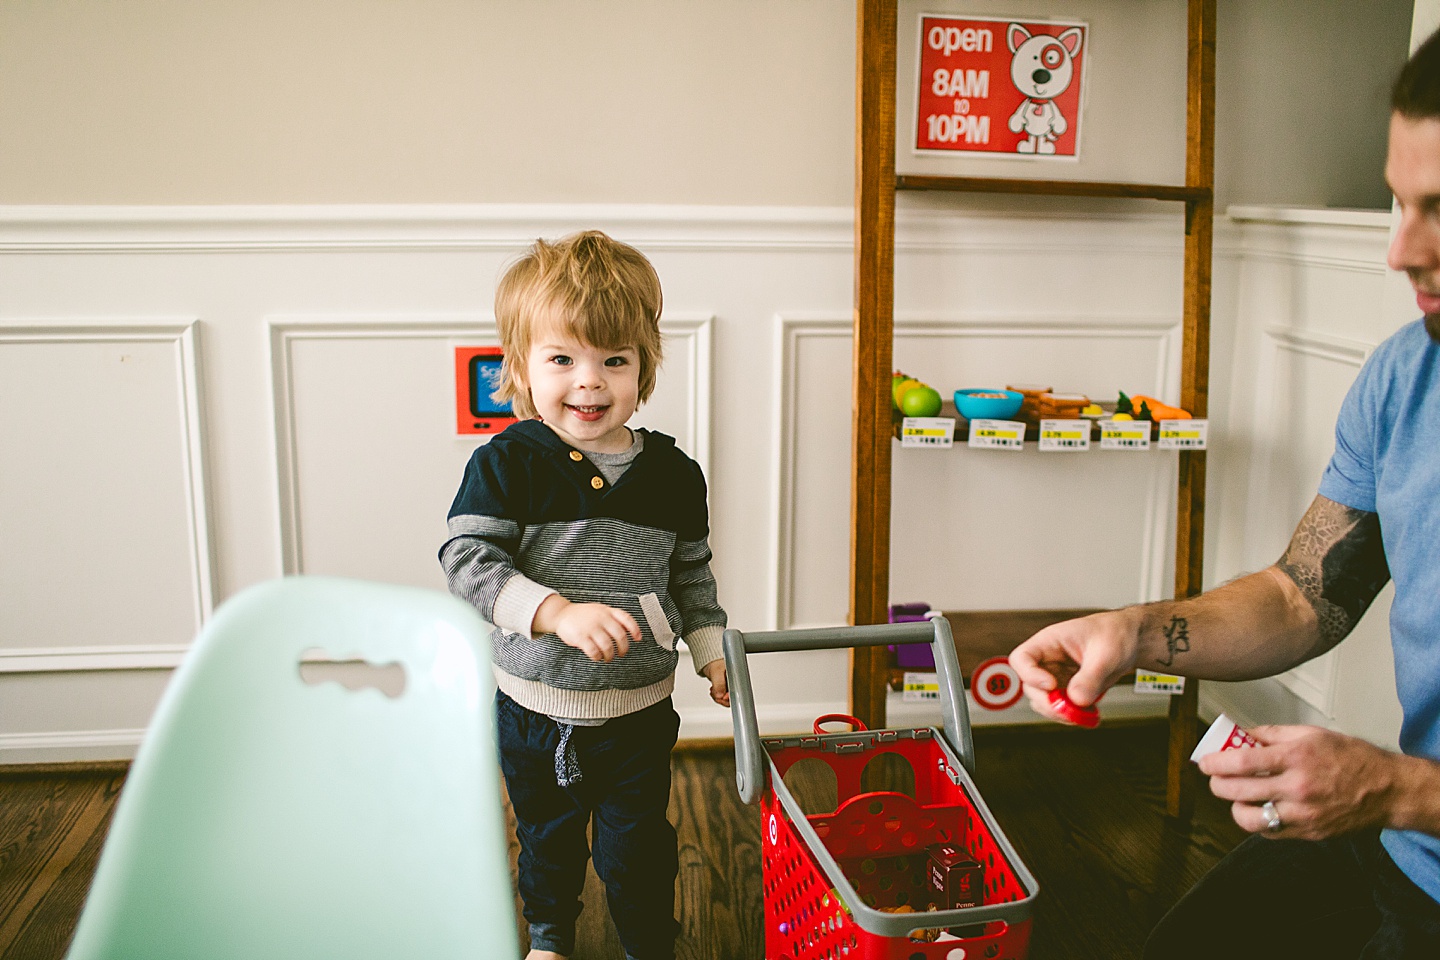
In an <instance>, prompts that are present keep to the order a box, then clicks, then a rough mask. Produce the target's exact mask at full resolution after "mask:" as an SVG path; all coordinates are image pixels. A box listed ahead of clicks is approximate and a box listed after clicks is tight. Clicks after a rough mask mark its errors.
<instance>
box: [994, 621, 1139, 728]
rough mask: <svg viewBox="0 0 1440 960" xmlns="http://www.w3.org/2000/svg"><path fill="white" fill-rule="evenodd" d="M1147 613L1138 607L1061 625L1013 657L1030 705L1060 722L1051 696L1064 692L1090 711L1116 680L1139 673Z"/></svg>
mask: <svg viewBox="0 0 1440 960" xmlns="http://www.w3.org/2000/svg"><path fill="white" fill-rule="evenodd" d="M1140 617H1141V615H1140V613H1139V611H1138V610H1137V609H1136V608H1134V607H1130V608H1126V609H1124V610H1111V611H1107V612H1105V613H1096V614H1091V615H1090V616H1088V617H1081V618H1079V619H1078V620H1066V621H1065V622H1063V623H1055V624H1051V625H1050V626H1048V627H1046V628H1045V629H1043V630H1041V631H1040V632H1038V633H1036V634H1035V636H1033V637H1031V638H1030V639H1029V640H1026V641H1025V642H1024V643H1022V644H1020V646H1018V647H1016V648H1015V649H1014V650H1013V651H1012V652H1011V653H1010V665H1011V666H1012V667H1014V668H1015V672H1016V673H1018V674H1019V675H1020V679H1021V681H1023V682H1024V684H1025V693H1026V695H1027V696H1028V697H1029V698H1030V706H1031V707H1032V708H1033V709H1034V710H1035V712H1036V713H1038V714H1040V715H1041V716H1042V717H1050V718H1052V719H1057V720H1058V719H1060V718H1059V717H1057V716H1056V715H1055V712H1054V711H1053V710H1051V709H1050V701H1049V698H1048V697H1047V694H1048V693H1049V692H1050V691H1051V690H1056V689H1064V690H1065V691H1066V695H1067V696H1068V697H1069V698H1070V701H1071V702H1072V703H1074V704H1075V705H1076V706H1080V707H1088V706H1091V705H1093V704H1094V703H1095V701H1097V700H1099V699H1100V695H1101V694H1103V693H1104V692H1105V691H1106V690H1108V689H1110V687H1111V686H1112V685H1113V684H1114V683H1115V681H1116V680H1118V679H1120V678H1121V677H1123V676H1124V675H1125V674H1127V673H1129V672H1130V671H1132V670H1134V669H1135V658H1136V655H1137V652H1138V650H1139V645H1140V640H1139V630H1140V622H1141V619H1140Z"/></svg>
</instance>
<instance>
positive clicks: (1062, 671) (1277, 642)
mask: <svg viewBox="0 0 1440 960" xmlns="http://www.w3.org/2000/svg"><path fill="white" fill-rule="evenodd" d="M1389 578H1390V571H1389V569H1388V568H1387V567H1386V565H1385V553H1384V549H1383V546H1382V544H1381V542H1380V522H1379V519H1378V518H1377V517H1376V516H1375V514H1373V513H1365V512H1364V511H1360V510H1354V509H1352V508H1350V507H1346V506H1343V505H1341V504H1338V503H1336V502H1335V501H1333V500H1329V499H1326V498H1325V497H1316V498H1315V501H1314V502H1313V503H1312V504H1311V505H1310V509H1309V510H1308V511H1306V513H1305V516H1304V518H1303V519H1301V521H1300V525H1299V526H1298V527H1297V528H1296V530H1295V535H1294V536H1293V537H1292V538H1291V541H1290V545H1289V547H1287V548H1286V550H1285V554H1284V555H1283V556H1282V557H1281V558H1280V560H1279V561H1278V562H1277V563H1275V564H1274V565H1273V566H1270V567H1267V568H1266V569H1264V570H1261V571H1259V572H1258V573H1252V574H1249V575H1247V576H1244V577H1240V578H1238V579H1236V580H1233V581H1231V582H1230V583H1227V584H1224V585H1223V586H1220V587H1217V588H1215V589H1214V590H1211V591H1209V592H1207V593H1204V594H1202V595H1201V596H1198V597H1194V598H1191V599H1188V600H1167V601H1161V602H1159V603H1148V604H1142V605H1139V606H1134V607H1126V608H1125V609H1123V610H1112V611H1107V612H1105V613H1098V614H1094V615H1092V616H1089V617H1084V618H1081V619H1079V620H1068V621H1066V622H1064V623H1057V624H1055V625H1053V626H1050V627H1046V628H1045V629H1044V630H1041V631H1040V632H1039V633H1037V634H1035V636H1033V637H1031V638H1030V639H1029V640H1027V641H1025V643H1023V644H1021V645H1020V646H1019V647H1018V648H1016V650H1015V652H1014V653H1013V654H1011V663H1012V664H1013V665H1014V666H1015V669H1016V671H1017V672H1018V673H1019V674H1020V678H1021V679H1022V680H1024V681H1025V683H1026V685H1027V686H1030V687H1033V688H1036V689H1037V690H1038V691H1042V693H1039V694H1037V696H1039V697H1040V699H1036V697H1035V696H1032V698H1031V699H1032V702H1033V703H1036V704H1037V705H1038V706H1042V707H1043V704H1044V700H1043V691H1048V690H1052V689H1054V688H1055V687H1057V686H1063V685H1066V683H1067V682H1068V692H1069V695H1070V699H1072V700H1074V701H1075V702H1077V703H1080V704H1082V705H1083V704H1089V703H1093V702H1094V701H1095V700H1096V699H1097V698H1098V697H1099V696H1100V694H1102V693H1103V692H1104V691H1105V690H1106V689H1108V688H1109V687H1110V686H1111V685H1112V684H1113V683H1114V682H1115V681H1116V680H1118V679H1119V678H1120V677H1122V676H1124V675H1125V674H1127V673H1129V672H1131V671H1133V670H1135V669H1136V668H1144V669H1150V670H1159V671H1163V672H1166V673H1176V674H1183V675H1184V676H1187V677H1197V678H1202V679H1213V680H1251V679H1255V678H1258V677H1268V676H1273V675H1274V674H1276V673H1280V672H1281V671H1284V670H1288V669H1290V668H1291V667H1294V666H1296V665H1298V664H1300V663H1304V662H1305V661H1306V660H1309V659H1311V658H1313V657H1316V656H1319V655H1320V654H1322V653H1324V652H1325V651H1326V650H1329V649H1330V648H1331V647H1333V646H1334V645H1335V644H1337V643H1339V642H1340V641H1341V640H1342V639H1344V638H1345V636H1346V635H1348V634H1349V633H1350V631H1351V630H1352V629H1353V628H1354V626H1355V624H1356V623H1357V622H1358V621H1359V619H1360V617H1361V616H1362V615H1363V614H1364V612H1365V611H1366V609H1368V608H1369V606H1370V603H1371V602H1372V601H1373V600H1374V599H1375V596H1376V594H1378V593H1379V592H1380V588H1381V587H1383V586H1384V585H1385V583H1386V581H1388V580H1389Z"/></svg>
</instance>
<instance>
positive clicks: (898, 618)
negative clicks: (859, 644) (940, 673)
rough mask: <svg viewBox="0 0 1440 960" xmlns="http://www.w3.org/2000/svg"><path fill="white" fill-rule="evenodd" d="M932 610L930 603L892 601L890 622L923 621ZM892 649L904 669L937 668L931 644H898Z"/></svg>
mask: <svg viewBox="0 0 1440 960" xmlns="http://www.w3.org/2000/svg"><path fill="white" fill-rule="evenodd" d="M930 610H931V606H930V604H928V603H892V604H891V605H890V622H891V623H917V622H923V621H924V620H925V614H927V613H929V612H930ZM890 649H891V650H894V651H895V665H896V666H897V667H900V668H901V669H902V670H930V671H933V670H934V669H935V654H934V652H933V651H931V649H930V645H929V644H926V643H906V644H896V645H894V646H892V647H891V648H890Z"/></svg>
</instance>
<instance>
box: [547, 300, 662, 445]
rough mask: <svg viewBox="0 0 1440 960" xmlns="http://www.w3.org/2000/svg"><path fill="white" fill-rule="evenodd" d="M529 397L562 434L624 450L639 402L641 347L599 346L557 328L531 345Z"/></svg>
mask: <svg viewBox="0 0 1440 960" xmlns="http://www.w3.org/2000/svg"><path fill="white" fill-rule="evenodd" d="M525 379H526V381H527V385H528V386H529V388H530V401H531V403H533V404H534V405H535V410H536V412H537V413H538V414H539V415H540V419H541V420H543V421H545V423H546V425H547V426H549V427H550V429H552V430H554V431H555V433H556V434H557V435H559V437H560V439H562V440H564V441H566V442H567V443H569V444H571V445H572V446H575V447H579V448H580V449H582V450H589V451H591V452H593V453H623V452H625V451H626V450H628V449H630V444H631V443H632V442H633V441H632V438H631V436H630V431H629V430H628V429H627V428H626V426H625V422H626V421H627V420H629V419H630V417H631V415H632V414H634V412H635V408H636V407H637V406H638V405H639V396H640V362H639V351H637V350H636V349H635V347H633V346H625V347H615V348H606V347H596V346H592V345H590V344H587V343H582V342H581V341H579V340H578V339H576V338H575V337H574V336H573V335H572V334H569V333H566V332H562V331H559V330H556V329H554V328H551V329H547V330H545V331H543V333H542V335H541V336H539V337H537V338H536V341H535V343H534V345H533V346H532V347H531V348H530V356H529V358H528V361H527V363H526V366H525Z"/></svg>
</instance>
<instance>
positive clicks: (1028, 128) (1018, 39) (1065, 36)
mask: <svg viewBox="0 0 1440 960" xmlns="http://www.w3.org/2000/svg"><path fill="white" fill-rule="evenodd" d="M1083 40H1084V34H1083V33H1082V32H1081V29H1080V28H1079V27H1071V28H1070V29H1069V30H1066V31H1065V32H1064V33H1062V34H1060V35H1059V36H1058V37H1052V36H1050V35H1049V34H1046V33H1039V34H1033V35H1032V34H1031V33H1030V31H1029V30H1026V29H1025V27H1024V26H1023V25H1021V24H1018V23H1012V24H1010V25H1009V26H1007V27H1006V28H1005V43H1006V45H1007V46H1009V47H1010V52H1011V53H1012V54H1014V57H1013V58H1012V59H1011V61H1010V79H1011V81H1013V82H1014V84H1015V86H1016V87H1018V88H1019V90H1020V92H1021V93H1023V94H1024V95H1025V99H1024V100H1022V101H1020V108H1019V109H1018V110H1016V111H1015V112H1014V113H1013V114H1011V115H1010V132H1011V133H1024V134H1025V139H1024V140H1021V141H1020V144H1019V146H1017V147H1016V148H1015V150H1016V152H1018V153H1054V152H1055V141H1056V140H1058V139H1060V137H1061V136H1062V135H1063V134H1064V133H1065V131H1066V130H1068V129H1070V124H1069V123H1068V122H1067V121H1066V120H1065V115H1064V114H1063V113H1061V112H1060V108H1059V107H1057V106H1055V98H1056V97H1058V96H1059V95H1060V94H1062V93H1064V92H1065V89H1066V88H1067V87H1069V86H1070V80H1071V78H1072V77H1073V76H1074V73H1075V57H1076V55H1077V54H1079V53H1080V44H1081V42H1082V41H1083Z"/></svg>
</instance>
